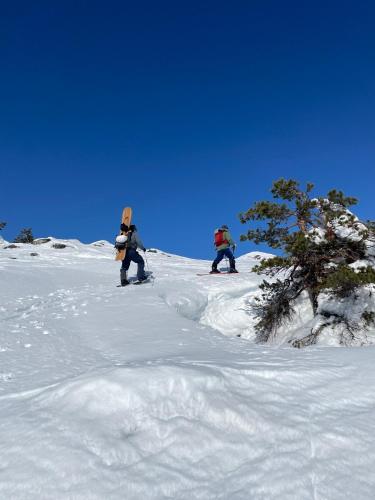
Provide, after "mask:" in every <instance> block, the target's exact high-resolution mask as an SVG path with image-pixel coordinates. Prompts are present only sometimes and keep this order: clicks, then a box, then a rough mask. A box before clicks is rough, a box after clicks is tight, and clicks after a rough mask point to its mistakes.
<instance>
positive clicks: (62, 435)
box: [0, 238, 375, 500]
mask: <svg viewBox="0 0 375 500" xmlns="http://www.w3.org/2000/svg"><path fill="white" fill-rule="evenodd" d="M56 244H60V246H61V245H66V247H65V248H55V247H56ZM7 246H9V244H7V243H5V242H1V244H0V313H1V328H0V362H1V364H0V435H1V437H0V498H1V499H3V498H4V499H25V500H26V499H27V500H30V499H38V500H40V499H67V498H69V499H75V500H76V499H85V500H86V499H106V500H107V499H126V500H133V499H134V500H139V499H157V500H161V499H186V500H187V499H189V500H191V499H202V500H203V499H204V500H208V499H224V500H226V499H231V500H232V499H241V500H242V499H244V500H245V499H246V500H247V499H256V500H258V499H262V500H263V499H264V500H266V499H267V500H269V499H278V500H284V499H295V500H304V499H311V500H313V499H314V500H317V499H322V500H338V499H342V498H348V499H353V498H355V499H356V500H359V499H372V498H374V491H375V474H374V472H373V470H374V466H375V418H374V417H375V389H374V385H375V365H374V361H373V358H374V351H373V348H372V347H370V348H353V349H345V348H342V349H337V348H333V347H322V346H321V347H313V348H309V349H306V350H297V349H293V348H290V347H289V346H288V344H284V345H283V346H279V347H276V346H273V347H272V346H262V345H257V344H255V343H254V341H253V340H254V332H253V328H252V325H253V319H252V318H251V316H250V315H249V312H248V309H249V304H251V301H252V300H253V297H254V295H255V294H256V293H257V289H258V284H259V281H260V278H259V277H258V276H255V275H253V274H252V273H250V272H249V271H250V269H251V267H252V266H253V265H254V264H255V263H256V262H257V260H258V255H260V256H261V254H258V253H252V254H248V255H245V256H243V257H240V258H239V259H238V268H239V270H240V271H241V273H240V274H238V275H231V276H197V273H203V272H206V271H208V270H209V266H210V263H209V262H207V261H198V260H192V259H188V258H183V257H178V256H175V255H169V254H166V253H164V252H161V251H157V252H156V253H153V252H147V254H146V256H147V260H148V268H149V270H150V271H152V272H153V276H154V277H155V279H154V280H153V281H151V282H150V283H148V284H144V285H142V286H128V287H126V288H116V286H115V285H116V284H117V283H118V280H119V263H117V262H115V261H114V260H113V248H112V245H110V244H109V243H107V242H105V241H99V242H95V243H93V244H90V245H84V244H82V243H80V242H79V241H77V240H56V239H54V238H50V240H49V241H47V242H45V243H41V244H40V245H17V247H18V248H5V247H7ZM57 246H59V245H57ZM33 254H37V255H33ZM131 271H133V272H134V269H131ZM308 314H309V313H308V311H304V310H303V309H301V315H302V316H303V318H302V319H306V316H308ZM302 319H301V325H302V323H303V321H302ZM298 321H299V320H298V318H297V320H296V324H295V326H296V328H297V327H298V325H299V323H298Z"/></svg>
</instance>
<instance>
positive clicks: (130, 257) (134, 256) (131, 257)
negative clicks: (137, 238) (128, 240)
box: [121, 248, 146, 280]
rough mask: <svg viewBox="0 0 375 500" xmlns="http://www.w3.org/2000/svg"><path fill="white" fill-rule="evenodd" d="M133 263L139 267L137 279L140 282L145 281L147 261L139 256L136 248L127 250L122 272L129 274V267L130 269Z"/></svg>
mask: <svg viewBox="0 0 375 500" xmlns="http://www.w3.org/2000/svg"><path fill="white" fill-rule="evenodd" d="M131 262H135V263H136V264H137V266H138V270H137V278H138V279H139V280H143V279H144V278H145V277H146V276H145V261H144V260H143V258H142V257H141V256H140V255H139V253H138V252H137V250H135V248H128V249H127V250H126V255H125V259H124V260H123V261H122V266H121V271H125V272H127V271H128V269H129V267H130V263H131Z"/></svg>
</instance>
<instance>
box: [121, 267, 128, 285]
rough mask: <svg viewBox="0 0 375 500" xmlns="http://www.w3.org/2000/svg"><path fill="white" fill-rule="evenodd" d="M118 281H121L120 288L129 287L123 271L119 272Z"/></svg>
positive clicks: (125, 273)
mask: <svg viewBox="0 0 375 500" xmlns="http://www.w3.org/2000/svg"><path fill="white" fill-rule="evenodd" d="M120 280H121V286H126V285H129V281H128V276H127V272H126V271H125V269H121V270H120Z"/></svg>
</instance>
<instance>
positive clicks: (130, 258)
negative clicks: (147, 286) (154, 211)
mask: <svg viewBox="0 0 375 500" xmlns="http://www.w3.org/2000/svg"><path fill="white" fill-rule="evenodd" d="M121 231H122V232H123V233H126V236H127V239H126V242H125V248H126V254H125V259H124V260H123V261H122V266H121V270H120V279H121V286H126V285H129V281H128V270H129V267H130V263H131V262H135V263H136V264H137V266H138V269H137V279H138V282H142V281H145V280H146V279H147V276H146V274H145V261H144V260H143V258H142V256H141V255H139V253H138V252H137V249H138V248H140V249H141V250H143V251H144V252H145V251H146V248H145V247H144V245H143V243H142V241H141V239H140V238H139V236H138V232H137V228H136V227H135V225H134V224H132V225H131V226H130V227H128V226H127V225H126V224H121Z"/></svg>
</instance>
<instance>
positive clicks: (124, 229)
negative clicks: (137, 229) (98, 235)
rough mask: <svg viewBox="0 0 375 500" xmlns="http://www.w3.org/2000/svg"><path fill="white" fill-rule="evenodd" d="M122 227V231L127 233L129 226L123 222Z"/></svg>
mask: <svg viewBox="0 0 375 500" xmlns="http://www.w3.org/2000/svg"><path fill="white" fill-rule="evenodd" d="M120 229H121V231H122V232H124V233H127V232H128V231H129V226H127V225H126V224H124V223H122V224H121V226H120Z"/></svg>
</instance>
